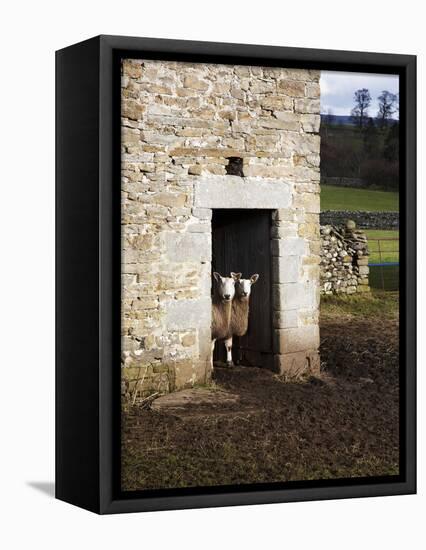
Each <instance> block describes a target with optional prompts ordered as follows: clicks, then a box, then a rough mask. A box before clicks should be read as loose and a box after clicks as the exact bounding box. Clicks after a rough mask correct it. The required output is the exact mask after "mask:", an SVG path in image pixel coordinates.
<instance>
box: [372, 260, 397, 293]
mask: <svg viewBox="0 0 426 550" xmlns="http://www.w3.org/2000/svg"><path fill="white" fill-rule="evenodd" d="M368 281H369V283H370V287H371V288H374V289H379V290H386V291H394V290H398V289H399V266H398V265H388V266H373V267H370V274H369V277H368Z"/></svg>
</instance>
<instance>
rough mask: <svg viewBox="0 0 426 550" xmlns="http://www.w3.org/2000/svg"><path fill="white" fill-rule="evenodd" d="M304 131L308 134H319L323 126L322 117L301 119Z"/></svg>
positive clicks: (314, 116)
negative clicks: (321, 125)
mask: <svg viewBox="0 0 426 550" xmlns="http://www.w3.org/2000/svg"><path fill="white" fill-rule="evenodd" d="M301 123H302V129H303V131H304V132H308V133H315V134H316V133H318V132H319V129H320V124H321V117H320V115H306V114H304V115H302V117H301Z"/></svg>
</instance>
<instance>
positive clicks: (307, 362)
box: [275, 350, 320, 381]
mask: <svg viewBox="0 0 426 550" xmlns="http://www.w3.org/2000/svg"><path fill="white" fill-rule="evenodd" d="M275 369H276V371H277V372H278V373H279V374H280V375H282V376H284V378H285V379H286V380H289V381H290V380H298V379H301V378H304V377H306V376H309V375H311V376H312V375H313V376H318V375H319V374H320V357H319V353H318V351H317V350H310V351H301V352H296V353H287V354H285V355H276V356H275Z"/></svg>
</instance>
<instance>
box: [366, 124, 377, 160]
mask: <svg viewBox="0 0 426 550" xmlns="http://www.w3.org/2000/svg"><path fill="white" fill-rule="evenodd" d="M362 138H363V142H364V151H365V154H366V156H367V157H368V158H375V157H377V156H378V155H379V136H378V131H377V128H376V125H375V124H374V120H373V119H372V118H369V119H368V121H367V124H366V127H365V129H364V132H363V136H362Z"/></svg>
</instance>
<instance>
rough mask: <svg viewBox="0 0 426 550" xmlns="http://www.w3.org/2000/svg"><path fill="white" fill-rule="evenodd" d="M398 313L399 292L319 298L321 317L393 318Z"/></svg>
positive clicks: (374, 292)
mask: <svg viewBox="0 0 426 550" xmlns="http://www.w3.org/2000/svg"><path fill="white" fill-rule="evenodd" d="M398 313H399V292H383V291H380V290H372V292H366V293H365V294H351V295H349V296H344V295H339V296H336V295H332V294H330V295H326V296H321V316H323V317H324V316H326V317H329V316H331V317H334V316H336V315H353V316H355V317H357V316H363V317H377V318H378V319H380V318H383V317H386V318H393V317H396V316H398Z"/></svg>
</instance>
